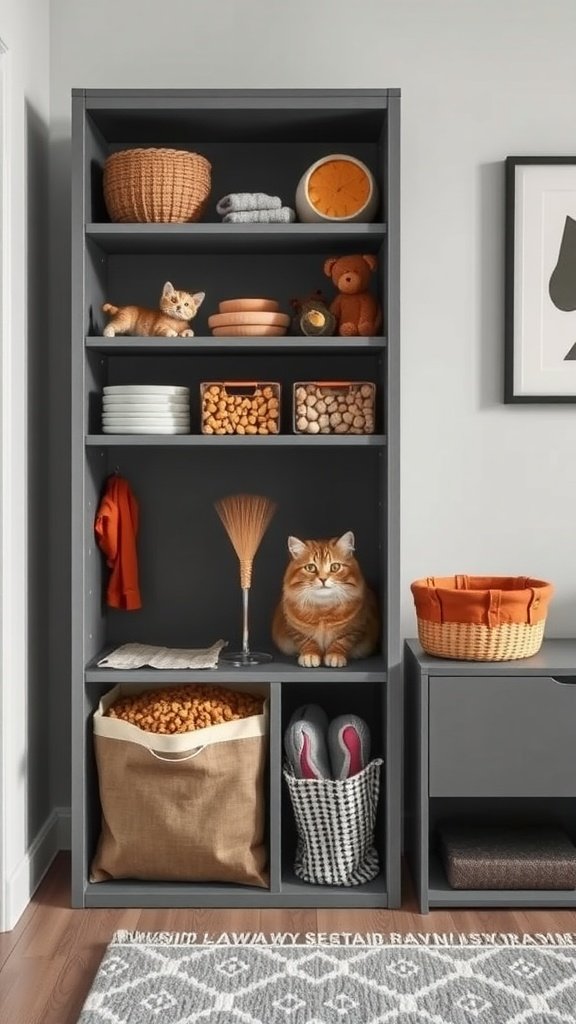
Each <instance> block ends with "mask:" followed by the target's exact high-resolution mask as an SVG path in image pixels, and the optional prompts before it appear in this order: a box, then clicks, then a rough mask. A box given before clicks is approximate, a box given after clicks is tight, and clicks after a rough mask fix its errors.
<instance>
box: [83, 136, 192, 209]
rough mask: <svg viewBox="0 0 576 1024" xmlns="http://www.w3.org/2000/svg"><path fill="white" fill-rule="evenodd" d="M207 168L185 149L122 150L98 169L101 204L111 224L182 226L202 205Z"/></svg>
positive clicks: (151, 148) (150, 148) (149, 148)
mask: <svg viewBox="0 0 576 1024" xmlns="http://www.w3.org/2000/svg"><path fill="white" fill-rule="evenodd" d="M211 171H212V166H211V164H210V162H209V161H208V160H207V159H206V157H204V156H201V155H200V153H190V152H188V150H185V149H155V148H154V147H148V148H146V149H123V150H120V151H119V152H117V153H112V154H111V156H109V157H108V158H107V160H106V163H105V164H104V181H103V189H104V201H105V203H106V209H107V211H108V215H109V217H110V220H112V221H115V222H117V223H121V224H126V223H137V224H138V223H140V224H141V223H144V224H175V223H179V224H184V223H186V222H190V221H196V220H199V219H200V217H201V216H202V214H203V213H204V210H205V208H206V204H207V202H208V197H209V195H210V186H211Z"/></svg>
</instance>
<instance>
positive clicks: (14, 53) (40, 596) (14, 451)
mask: <svg viewBox="0 0 576 1024" xmlns="http://www.w3.org/2000/svg"><path fill="white" fill-rule="evenodd" d="M0 38H1V39H2V42H3V44H4V46H5V47H6V50H7V52H6V53H5V54H4V55H3V56H2V58H1V60H2V63H3V65H4V88H5V96H4V105H3V111H2V117H3V123H2V135H3V143H4V145H5V146H6V152H7V154H8V157H9V165H8V168H7V173H6V175H5V181H4V200H5V204H3V218H4V221H3V224H2V239H3V242H2V253H3V256H4V257H5V263H4V267H3V289H2V291H3V294H2V326H3V332H4V344H3V351H2V354H1V422H2V429H1V446H2V491H1V513H2V529H1V551H0V572H1V577H2V604H1V630H2V653H1V678H0V687H1V700H0V710H1V715H0V720H1V727H0V767H1V769H2V771H1V773H0V774H1V776H2V780H1V781H2V795H3V800H2V799H0V804H2V803H3V805H4V806H3V815H4V822H5V823H6V827H5V828H4V829H2V836H1V841H2V854H3V856H2V857H0V861H2V862H3V863H0V882H1V886H2V888H1V891H0V928H2V927H9V926H11V925H12V924H14V922H15V921H16V919H17V918H18V916H19V914H20V912H21V911H22V909H23V908H24V906H25V905H26V903H27V901H28V899H29V896H30V893H31V891H32V890H33V888H34V886H35V884H36V883H37V881H38V879H39V876H40V875H41V873H42V871H43V870H44V868H45V867H46V866H47V864H48V863H49V859H50V856H51V855H52V852H53V850H52V851H50V850H48V849H47V846H46V841H48V842H49V833H50V821H51V817H50V815H51V807H52V804H51V793H50V779H49V774H48V762H49V741H48V737H47V734H46V729H45V725H46V722H47V718H48V704H49V689H48V682H47V664H46V646H45V640H44V638H45V629H46V594H47V580H46V571H45V568H46V564H45V550H46V533H45V532H44V524H45V522H46V504H47V503H46V477H45V475H44V474H45V466H46V457H47V449H44V448H43V439H44V438H45V437H46V410H47V406H46V403H45V400H44V392H43V385H44V382H45V377H46V367H47V358H48V357H47V341H48V339H47V325H46V317H47V307H48V287H47V280H46V270H47V244H46V243H47V205H48V116H49V103H48V91H49V84H50V83H49V73H48V65H49V59H48V42H49V34H48V5H47V4H46V3H45V2H44V0H13V2H10V3H3V4H2V7H1V8H0ZM52 838H53V839H54V840H55V835H54V836H53V837H52Z"/></svg>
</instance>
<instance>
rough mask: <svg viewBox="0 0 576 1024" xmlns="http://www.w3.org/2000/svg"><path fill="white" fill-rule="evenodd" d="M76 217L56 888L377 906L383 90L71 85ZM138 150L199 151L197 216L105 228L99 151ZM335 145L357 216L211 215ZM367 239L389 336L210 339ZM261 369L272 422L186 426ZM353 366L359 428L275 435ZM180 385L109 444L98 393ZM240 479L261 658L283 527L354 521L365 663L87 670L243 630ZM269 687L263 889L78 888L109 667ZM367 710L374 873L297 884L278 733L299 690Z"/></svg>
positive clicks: (388, 425) (389, 592)
mask: <svg viewBox="0 0 576 1024" xmlns="http://www.w3.org/2000/svg"><path fill="white" fill-rule="evenodd" d="M72 102H73V140H72V141H73V208H72V337H71V365H72V443H71V448H72V609H73V613H72V615H73V618H72V736H73V767H72V780H73V794H72V865H73V866H72V874H73V878H72V882H73V884H72V893H73V902H74V905H75V906H92V907H96V906H100V907H105V906H154V907H159V906H224V907H233V906H262V907H264V906H279V907H290V906H294V907H298V906H319V907H320V906H343V907H345V906H350V907H353V906H373V907H386V906H389V907H394V906H398V905H399V901H400V831H401V825H400V821H401V818H400V803H401V799H400V794H401V735H402V724H401V723H402V706H401V650H400V639H399V610H398V607H399V594H398V575H399V572H398V559H399V542H398V506H399V457H398V450H399V439H398V422H399V415H398V401H399V398H398V396H399V355H400V346H399V209H400V203H399V117H400V114H399V107H400V97H399V93H398V91H397V90H351V91H348V90H333V91H331V90H328V91H323V90H311V91H305V90H296V91H289V90H278V91H269V90H262V91H260V90H246V91H238V90H232V91H225V90H214V91H210V90H159V91H148V90H124V91H117V90H75V91H74V93H73V100H72ZM141 145H146V146H148V145H153V146H158V145H160V146H168V147H176V148H179V147H184V148H186V147H188V148H191V149H197V150H198V151H199V152H201V153H203V154H204V155H205V156H207V157H208V159H209V160H210V161H211V163H212V166H213V179H212V194H211V197H210V202H209V205H208V208H207V209H206V211H205V213H204V216H203V219H202V220H201V221H200V222H198V223H191V224H117V223H110V222H109V220H108V218H107V215H106V212H105V209H104V204H103V195H102V173H103V166H104V161H105V159H106V157H107V156H108V155H109V154H110V153H113V152H115V151H117V150H120V149H124V148H126V147H134V146H141ZM335 152H343V153H349V154H351V155H352V156H356V157H357V158H359V159H361V160H363V161H364V162H365V163H367V164H368V166H369V167H370V169H371V170H372V172H373V174H374V175H375V177H376V180H377V183H378V187H379V192H380V207H379V211H378V214H377V217H376V220H375V221H374V222H373V223H369V224H352V223H346V224H334V223H329V224H300V223H294V224H247V225H242V224H223V223H221V221H220V218H219V216H218V215H217V213H216V210H215V204H216V201H217V200H218V198H220V197H221V196H223V195H225V194H227V193H229V192H236V191H245V190H249V189H255V190H261V191H266V192H270V193H273V194H279V195H280V196H281V197H282V199H283V201H284V202H286V203H287V204H288V205H293V203H294V193H295V189H296V185H297V182H298V180H299V178H300V176H301V174H302V173H303V172H304V171H305V170H306V168H307V167H309V166H310V164H312V163H313V162H314V161H315V160H317V159H319V158H320V157H322V156H324V155H326V154H328V153H335ZM340 253H373V254H375V255H376V256H377V258H378V270H377V274H376V278H377V283H376V287H377V291H378V295H379V298H380V301H381V303H382V306H383V309H384V330H383V335H382V336H379V337H371V338H340V337H335V338H319V339H314V338H303V337H291V336H289V335H287V336H285V337H279V338H269V339H266V338H264V339H261V338H254V339H251V338H248V337H243V338H234V337H219V338H216V337H213V336H211V334H210V332H209V329H208V324H207V319H208V316H209V315H210V314H211V313H213V312H216V311H217V308H218V302H219V301H220V300H222V299H225V298H233V297H237V296H241V295H256V296H260V295H264V296H268V295H270V296H274V297H275V298H277V299H278V300H279V301H280V303H281V308H283V309H287V310H289V309H290V299H291V298H293V297H295V296H305V295H308V294H310V292H311V291H314V290H315V289H316V288H320V287H322V288H323V289H324V290H325V293H326V295H327V296H331V295H332V291H333V288H332V285H331V282H329V281H328V279H327V278H326V277H325V276H324V274H323V265H324V261H325V259H326V258H327V257H329V256H332V255H337V254H340ZM166 280H170V281H172V282H173V283H174V284H175V285H176V287H180V288H186V289H187V290H189V291H199V290H202V291H205V292H206V299H205V302H204V305H203V307H202V308H201V310H200V312H199V315H198V317H197V318H196V320H195V321H194V324H193V327H194V331H195V335H196V336H195V337H194V338H178V339H162V338H125V337H118V338H105V337H103V336H102V329H103V326H104V317H103V314H102V313H101V312H100V311H101V307H102V304H103V303H104V302H107V301H108V302H113V303H114V304H124V303H139V304H141V305H154V304H155V302H156V300H157V297H158V296H159V294H160V290H161V288H162V285H163V283H164V281H166ZM238 379H243V380H252V381H254V380H276V381H279V382H280V384H281V385H282V401H281V417H282V427H281V433H280V434H279V435H278V436H256V437H246V436H244V437H241V436H228V435H227V436H224V437H219V436H204V435H202V434H201V433H200V407H199V406H200V397H199V396H200V383H201V382H202V381H209V380H238ZM322 379H324V380H325V379H331V380H367V381H372V382H374V384H375V385H376V391H377V412H376V432H375V433H374V434H371V435H366V436H363V435H345V436H342V435H321V436H320V435H319V436H302V435H296V434H294V433H293V432H292V416H291V392H292V383H293V382H296V381H302V380H322ZM127 383H141V384H146V383H156V384H183V385H186V386H188V387H189V388H190V395H191V423H192V426H191V433H190V434H186V435H177V436H173V437H166V436H165V435H109V434H107V435H103V434H102V432H101V428H100V418H101V395H102V387H103V386H104V385H106V384H127ZM116 469H118V470H119V471H120V473H121V474H122V475H123V476H125V477H126V478H127V479H128V480H129V482H130V484H131V486H132V488H133V491H134V493H135V495H136V497H137V499H138V501H139V504H140V510H141V529H140V535H139V561H140V577H141V584H142V591H143V607H142V609H141V610H140V611H137V612H130V613H126V612H119V611H114V610H110V609H108V608H107V607H106V605H105V602H104V597H103V595H104V590H105V582H106V569H105V566H104V564H103V559H102V556H101V553H100V551H99V550H98V548H97V546H96V544H95V541H94V533H93V523H94V516H95V512H96V510H97V507H98V503H99V499H100V495H101V493H102V489H103V486H104V484H105V481H106V479H107V477H108V476H109V475H110V474H111V473H113V472H114V471H115V470H116ZM234 492H252V493H264V494H266V495H269V496H270V497H272V498H273V499H275V500H276V501H277V503H278V512H277V514H276V516H275V518H274V520H273V523H272V525H271V527H270V529H269V531H268V533H267V534H266V537H265V538H264V541H263V543H262V546H261V549H260V551H259V553H258V556H257V559H256V562H255V575H254V585H253V589H252V595H251V627H252V628H251V638H252V640H253V644H254V647H255V648H257V647H262V646H263V647H265V648H267V649H270V650H273V647H272V641H271V636H270V618H271V611H272V609H273V607H274V605H275V602H276V601H277V600H278V597H279V593H280V585H281V579H282V574H283V571H284V567H285V564H286V560H287V557H288V556H287V548H286V541H287V537H288V535H289V534H296V535H301V536H307V537H314V536H326V535H327V534H328V535H337V534H341V533H344V532H345V531H346V530H350V529H351V530H353V531H354V533H355V535H356V539H357V554H358V557H359V560H360V562H361V564H362V566H363V568H364V570H365V574H366V576H367V578H368V581H369V582H370V583H371V585H372V586H373V587H374V588H375V589H376V590H377V592H378V595H379V598H380V605H381V608H382V640H381V645H380V648H379V650H378V651H377V652H376V654H375V655H374V656H373V657H372V658H369V659H366V660H364V661H359V662H352V663H351V664H349V665H348V666H347V667H346V668H344V669H326V668H322V669H318V670H313V669H311V670H307V669H303V668H299V667H298V665H297V664H296V662H295V660H294V659H288V658H282V657H281V656H277V657H276V656H275V660H274V661H272V662H271V663H270V664H267V665H262V666H258V667H257V668H256V669H255V671H253V672H247V671H245V670H238V669H233V668H226V667H225V666H223V665H222V666H221V667H219V668H218V669H217V670H215V671H212V672H210V673H209V674H208V673H198V672H196V673H194V672H177V673H176V672H172V673H171V672H161V671H156V670H153V669H149V670H142V671H138V672H131V673H126V672H116V671H113V670H106V669H102V668H98V666H97V661H98V659H99V656H100V655H101V653H102V652H103V651H104V650H106V649H109V648H110V647H112V646H117V645H118V644H121V643H124V642H127V641H140V642H148V643H154V644H163V645H170V646H176V647H193V646H205V645H206V644H207V643H210V642H212V641H214V640H216V639H217V638H218V637H220V636H222V637H225V638H227V639H229V640H230V641H234V639H235V638H236V639H237V637H238V634H239V628H240V621H239V619H240V608H239V590H238V582H237V563H236V561H235V556H234V554H233V552H232V549H231V546H230V544H229V542H228V540H227V538H226V537H225V535H224V532H223V530H222V526H221V524H220V522H219V520H218V518H217V516H216V514H215V512H214V501H215V500H216V499H217V498H219V497H222V496H223V494H229V493H234ZM240 672H242V674H241V679H242V681H243V683H244V685H245V686H246V687H247V688H249V687H250V683H251V682H252V684H254V682H258V683H261V684H264V686H265V688H266V690H267V692H268V695H269V698H270V751H269V764H268V777H267V799H268V816H267V817H268V845H269V854H270V877H271V882H270V888H269V890H254V889H248V888H246V887H242V886H231V885H226V886H224V885H219V884H213V885H210V884H201V885H200V884H193V883H186V884H181V885H176V884H168V883H163V882H154V881H151V882H149V883H143V882H134V881H131V880H130V879H123V880H117V881H113V882H108V883H98V884H92V883H90V882H89V881H88V875H89V864H90V860H91V857H92V854H93V851H94V846H95V843H96V839H97V836H98V831H99V823H100V806H99V799H98V788H97V779H96V771H95V765H94V758H93V754H92V744H91V716H92V713H93V711H94V709H95V707H96V706H97V703H98V699H99V697H100V696H101V694H102V693H104V692H105V691H106V690H108V689H109V688H111V687H112V686H113V685H114V684H115V683H116V682H120V681H123V680H128V679H129V680H131V681H137V682H139V683H141V684H142V685H143V686H150V687H152V686H157V685H161V684H163V683H184V682H203V683H205V682H213V683H215V684H225V683H226V682H230V681H234V682H236V681H237V680H238V679H239V673H240ZM311 701H317V702H319V703H322V704H324V705H325V706H326V708H327V710H328V711H329V713H331V714H340V713H343V712H346V711H353V712H356V713H358V714H360V715H362V716H364V717H366V718H367V719H368V721H369V722H370V724H371V727H372V731H373V736H374V750H375V753H381V754H382V755H383V756H384V759H385V765H384V770H383V775H382V791H381V808H380V814H379V819H378V834H377V846H378V850H379V853H380V861H381V872H380V875H379V876H378V877H377V878H376V879H374V881H372V882H370V883H368V884H367V885H363V886H354V887H350V888H348V889H346V888H338V887H329V886H328V887H325V886H311V885H306V884H304V883H301V882H299V881H298V880H297V879H296V878H295V877H294V875H293V872H292V862H293V856H294V846H295V836H294V829H293V820H292V813H291V808H290V805H289V803H288V797H287V793H286V792H285V789H284V785H283V781H282V774H281V767H282V733H283V728H284V726H285V724H286V723H287V720H288V719H289V717H290V715H291V713H292V711H293V710H294V708H295V707H297V706H298V704H301V703H304V702H311Z"/></svg>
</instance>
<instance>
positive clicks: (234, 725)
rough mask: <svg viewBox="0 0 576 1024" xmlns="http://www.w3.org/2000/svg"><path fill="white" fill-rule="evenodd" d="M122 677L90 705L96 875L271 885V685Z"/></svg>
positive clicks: (92, 873)
mask: <svg viewBox="0 0 576 1024" xmlns="http://www.w3.org/2000/svg"><path fill="white" fill-rule="evenodd" d="M252 689H253V691H254V692H246V690H245V689H243V688H237V687H235V686H234V685H233V684H230V685H229V686H226V687H222V686H211V685H182V686H172V687H160V688H156V689H151V688H145V687H144V686H142V685H141V684H138V683H123V684H119V685H118V686H116V687H115V688H114V689H113V690H111V691H110V692H109V693H107V694H106V695H105V696H104V697H103V698H102V700H101V701H100V704H99V706H98V708H97V710H96V712H95V713H94V716H93V732H94V752H95V757H96V765H97V769H98V784H99V790H100V803H101V808H102V827H101V833H100V838H99V842H98V847H97V850H96V854H95V856H94V859H93V861H92V865H91V871H90V878H91V881H93V882H102V881H106V880H108V879H111V878H142V879H157V880H160V881H213V882H214V881H218V882H235V883H239V884H245V885H256V886H263V887H264V886H267V885H268V878H267V872H266V863H267V851H266V845H265V839H264V822H265V807H264V771H265V765H266V747H267V732H268V709H267V699H266V693H265V692H264V691H262V692H258V691H259V690H261V688H260V687H259V686H258V685H255V686H254V687H253V688H252Z"/></svg>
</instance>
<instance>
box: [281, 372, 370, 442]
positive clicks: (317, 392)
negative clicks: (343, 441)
mask: <svg viewBox="0 0 576 1024" xmlns="http://www.w3.org/2000/svg"><path fill="white" fill-rule="evenodd" d="M375 404H376V387H375V385H374V384H373V383H371V382H370V381H365V380H359V381H350V380H345V381H299V382H298V383H297V384H294V388H293V430H294V433H296V434H373V433H374V413H375Z"/></svg>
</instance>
